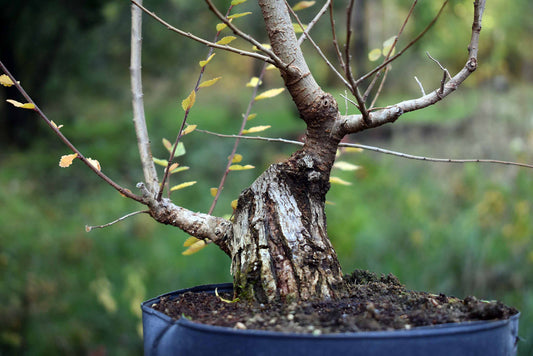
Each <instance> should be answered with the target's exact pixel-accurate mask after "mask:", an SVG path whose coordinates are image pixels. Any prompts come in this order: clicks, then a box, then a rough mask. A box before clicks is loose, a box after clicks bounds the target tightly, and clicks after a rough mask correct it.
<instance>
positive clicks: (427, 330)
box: [141, 283, 520, 339]
mask: <svg viewBox="0 0 533 356" xmlns="http://www.w3.org/2000/svg"><path fill="white" fill-rule="evenodd" d="M215 288H218V290H219V291H220V292H228V291H232V290H233V284H231V283H222V284H207V285H200V286H196V287H192V288H187V289H178V290H176V291H172V292H168V293H165V294H162V295H160V296H158V297H155V298H152V299H149V300H147V301H145V302H143V303H142V304H141V309H142V310H143V312H144V313H148V314H150V315H153V316H155V317H157V318H159V319H161V320H164V321H165V322H167V323H171V324H176V325H180V326H182V327H184V328H189V329H193V330H198V331H205V332H209V333H219V334H227V333H231V334H235V333H237V334H243V335H257V336H263V337H275V338H279V337H282V338H310V339H313V338H317V337H320V338H327V339H339V338H354V339H359V338H374V339H391V338H392V339H394V338H405V337H410V338H411V337H427V336H428V335H431V336H437V335H453V334H458V333H461V334H466V333H477V332H480V331H484V330H491V329H495V328H499V327H502V326H504V325H507V324H509V323H517V322H518V319H519V318H520V312H519V313H517V314H515V315H512V316H511V317H509V318H508V319H501V320H476V321H465V322H461V323H447V324H438V325H429V326H418V327H413V328H412V329H408V330H407V329H403V330H383V331H357V332H343V333H330V334H319V335H313V334H307V333H305V334H304V333H286V332H280V331H270V330H256V329H244V330H243V329H236V328H231V327H225V326H216V325H208V324H201V323H198V322H194V321H191V320H189V319H187V318H180V319H177V320H176V319H173V318H171V317H169V316H168V315H166V314H164V313H162V312H160V311H157V310H155V309H153V308H152V307H151V305H152V304H154V303H156V302H157V301H159V300H160V299H161V298H162V297H165V296H169V295H174V294H176V293H177V292H180V293H185V292H208V291H211V292H213V291H214V290H215Z"/></svg>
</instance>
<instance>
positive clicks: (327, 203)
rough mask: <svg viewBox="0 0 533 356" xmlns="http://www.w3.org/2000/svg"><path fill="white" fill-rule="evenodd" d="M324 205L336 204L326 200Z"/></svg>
mask: <svg viewBox="0 0 533 356" xmlns="http://www.w3.org/2000/svg"><path fill="white" fill-rule="evenodd" d="M326 205H336V204H335V203H334V202H332V201H329V200H326Z"/></svg>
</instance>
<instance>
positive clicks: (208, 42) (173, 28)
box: [131, 0, 277, 65]
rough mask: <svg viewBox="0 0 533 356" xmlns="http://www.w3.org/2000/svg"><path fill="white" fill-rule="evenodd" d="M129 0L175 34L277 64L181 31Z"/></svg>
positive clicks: (265, 58)
mask: <svg viewBox="0 0 533 356" xmlns="http://www.w3.org/2000/svg"><path fill="white" fill-rule="evenodd" d="M131 2H132V3H133V4H135V5H136V6H138V7H139V8H140V9H141V10H143V11H144V12H145V13H146V14H148V15H149V16H150V17H152V18H153V19H155V20H156V21H158V22H159V23H161V24H162V25H164V26H165V27H166V28H167V29H168V30H170V31H172V32H176V33H177V34H179V35H181V36H184V37H187V38H190V39H192V40H194V41H196V42H200V43H202V44H204V45H206V46H209V47H213V48H219V49H222V50H224V51H228V52H233V53H237V54H240V55H241V56H247V57H252V58H255V59H259V60H262V61H264V62H267V63H270V64H274V65H277V63H276V62H275V61H274V60H273V59H272V58H270V57H267V56H264V55H262V54H259V53H254V52H248V51H244V50H241V49H238V48H235V47H230V46H228V45H220V44H216V43H214V42H210V41H208V40H205V39H203V38H200V37H198V36H195V35H193V34H192V33H190V32H185V31H182V30H180V29H178V28H176V27H174V26H172V25H170V24H169V23H168V22H166V21H165V20H163V19H162V18H160V17H159V16H157V15H156V14H155V13H153V12H151V11H149V10H148V9H146V8H145V7H144V6H142V5H141V4H139V3H138V2H136V1H135V0H131Z"/></svg>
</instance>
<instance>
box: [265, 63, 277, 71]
mask: <svg viewBox="0 0 533 356" xmlns="http://www.w3.org/2000/svg"><path fill="white" fill-rule="evenodd" d="M265 69H266V70H272V69H276V66H275V65H273V64H269V65H267V67H266V68H265Z"/></svg>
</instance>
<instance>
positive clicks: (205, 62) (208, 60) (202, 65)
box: [198, 53, 216, 68]
mask: <svg viewBox="0 0 533 356" xmlns="http://www.w3.org/2000/svg"><path fill="white" fill-rule="evenodd" d="M215 54H216V53H213V54H211V55H210V56H209V57H207V59H206V60H204V61H200V62H198V63H199V64H200V67H202V68H203V67H205V66H206V64H207V63H209V62H210V61H211V59H213V57H214V56H215Z"/></svg>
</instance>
